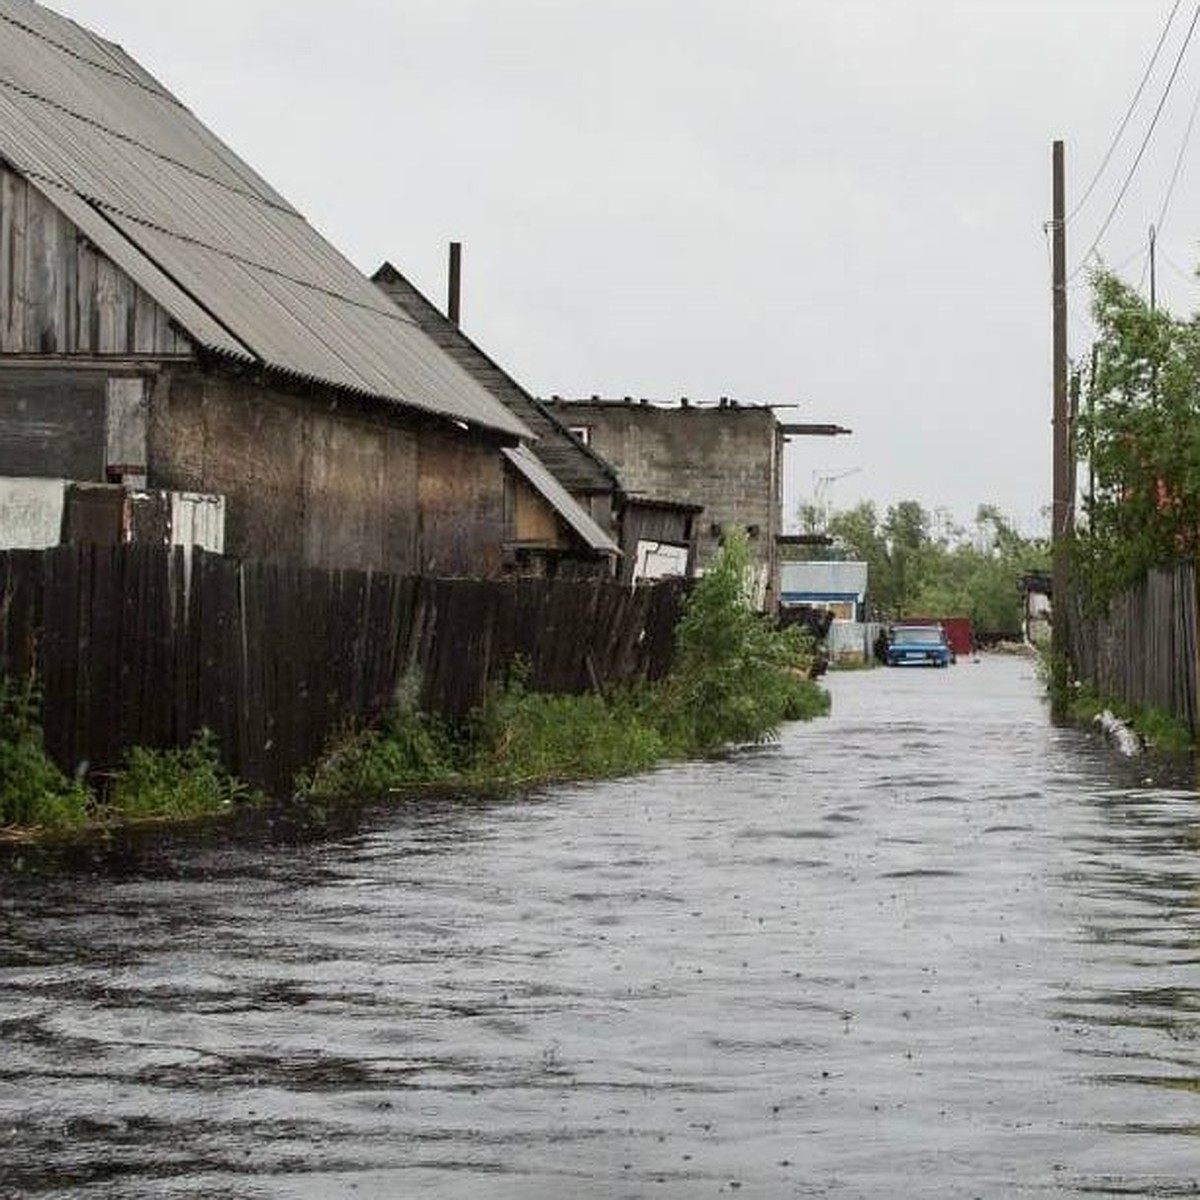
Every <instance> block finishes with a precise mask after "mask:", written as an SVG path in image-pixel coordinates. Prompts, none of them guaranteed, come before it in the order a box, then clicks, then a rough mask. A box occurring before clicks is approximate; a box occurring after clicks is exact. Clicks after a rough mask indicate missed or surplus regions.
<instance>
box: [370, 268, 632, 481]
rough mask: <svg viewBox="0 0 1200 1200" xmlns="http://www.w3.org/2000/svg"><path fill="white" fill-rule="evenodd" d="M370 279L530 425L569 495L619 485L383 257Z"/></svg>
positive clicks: (602, 462) (544, 457)
mask: <svg viewBox="0 0 1200 1200" xmlns="http://www.w3.org/2000/svg"><path fill="white" fill-rule="evenodd" d="M371 279H372V281H373V282H374V283H375V284H376V285H377V286H378V287H380V288H382V289H383V291H384V292H386V293H387V295H388V296H390V297H391V299H392V300H394V301H395V302H396V303H397V304H398V305H399V306H400V307H401V308H402V309H403V310H404V311H405V312H406V313H408V315H409V316H410V317H412V319H413V320H414V321H416V323H417V324H418V325H419V326H420V327H421V328H422V329H423V330H424V331H425V332H426V333H427V334H428V335H429V336H430V337H431V338H433V340H434V341H435V342H437V344H438V345H439V346H441V348H442V349H443V350H445V351H446V353H447V354H449V355H450V356H451V357H452V358H453V359H455V360H456V361H457V362H458V363H459V364H460V365H461V366H463V367H465V368H466V370H468V371H470V373H471V374H472V375H473V376H474V377H475V378H476V379H477V380H478V381H479V382H480V383H481V384H483V386H484V387H485V388H487V390H488V391H489V392H491V394H492V395H493V396H495V397H496V399H497V400H499V401H501V402H502V403H503V404H504V405H505V406H506V407H507V408H508V409H509V410H510V411H512V412H513V413H515V414H516V416H518V417H519V418H520V419H521V420H522V421H524V422H525V424H526V425H528V426H529V428H530V429H532V430H533V432H534V433H535V434H536V435H537V437H538V439H539V440H538V445H537V456H538V458H540V459H541V460H542V462H543V463H545V465H546V466H547V467H549V468H550V470H551V471H552V472H553V473H554V476H555V478H557V479H558V480H559V481H560V482H561V483H562V484H563V485H564V486H565V487H566V488H567V490H568V491H570V492H572V493H574V494H575V495H584V494H587V495H597V494H605V493H608V494H615V493H617V492H619V491H620V482H619V480H618V479H617V473H616V471H614V470H613V468H612V467H611V466H610V465H609V464H608V463H607V462H605V460H604V459H603V458H601V457H600V455H598V454H597V453H596V452H595V451H594V450H592V449H591V448H589V447H588V446H585V445H583V444H582V443H581V442H580V441H579V440H578V439H577V438H576V437H575V436H574V435H573V434H571V433H570V431H569V430H568V429H567V426H566V425H565V424H564V423H563V422H561V421H560V420H559V419H558V418H557V417H556V416H555V415H554V414H553V413H551V412H550V411H549V410H548V409H547V408H546V407H545V405H543V404H542V403H541V401H539V400H538V399H537V398H536V397H534V396H532V395H530V394H529V392H527V391H526V390H525V389H524V388H523V387H521V385H520V384H519V383H517V381H516V380H515V379H513V377H512V376H511V375H509V374H508V372H507V371H505V370H504V369H503V368H502V367H500V366H499V365H498V364H497V363H496V362H495V361H494V360H493V359H492V358H490V357H489V356H488V355H487V354H486V353H484V351H483V350H481V349H480V348H479V347H478V346H477V345H476V344H475V343H474V342H473V341H472V340H471V339H470V338H469V337H467V335H466V334H465V333H463V331H462V329H461V328H459V326H457V325H455V324H454V322H453V321H451V320H450V319H449V318H448V317H446V316H445V315H443V314H442V313H441V312H440V311H439V310H438V308H437V306H436V305H434V304H433V303H432V302H431V301H430V300H429V298H428V297H427V296H425V295H424V293H422V292H421V291H420V290H419V289H418V288H417V287H416V286H415V285H414V284H413V283H412V282H411V281H410V280H408V279H407V278H405V276H404V275H403V274H402V273H401V272H400V271H398V270H397V269H396V268H395V267H393V266H392V264H391V263H387V262H385V263H384V264H383V265H382V266H381V267H380V268H379V270H378V271H376V272H375V274H374V275H372V276H371Z"/></svg>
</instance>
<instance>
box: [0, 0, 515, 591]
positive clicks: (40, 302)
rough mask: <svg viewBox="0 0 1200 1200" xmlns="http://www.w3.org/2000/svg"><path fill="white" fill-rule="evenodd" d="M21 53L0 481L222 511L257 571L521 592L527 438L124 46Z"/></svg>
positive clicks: (2, 220) (2, 125)
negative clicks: (65, 485)
mask: <svg viewBox="0 0 1200 1200" xmlns="http://www.w3.org/2000/svg"><path fill="white" fill-rule="evenodd" d="M0 30H2V36H0V476H19V477H24V478H28V477H47V478H62V479H68V480H75V481H83V482H108V483H118V484H128V485H129V486H136V487H143V486H145V487H149V488H151V489H165V490H170V491H185V492H191V493H201V494H206V495H216V496H221V497H224V499H225V503H226V529H225V548H226V550H227V551H228V552H231V553H234V554H237V555H241V556H247V557H258V558H264V559H286V560H289V561H299V562H303V563H308V564H312V565H321V566H332V567H343V566H348V567H371V568H382V569H388V570H393V571H399V572H421V573H437V574H446V575H449V574H469V575H485V576H486V575H492V574H496V573H498V572H500V571H501V570H503V568H504V555H505V550H504V547H505V544H506V542H507V541H508V540H509V537H510V533H511V529H510V520H511V514H510V511H509V507H510V506H509V501H508V495H507V489H508V487H509V484H508V483H507V473H508V471H509V460H508V459H507V458H506V457H505V455H504V453H503V452H504V451H505V450H506V449H509V450H511V449H514V448H516V447H518V446H519V445H520V444H521V442H522V441H523V440H526V441H527V440H531V439H532V438H533V437H534V435H533V433H532V431H531V430H530V429H529V428H528V426H527V425H526V424H525V423H524V422H523V421H522V420H521V419H520V418H519V417H518V416H516V415H515V414H514V413H513V412H512V411H510V409H508V408H507V407H505V405H504V404H502V403H500V402H499V401H498V400H497V399H496V398H495V397H494V396H493V395H492V394H491V393H490V392H489V391H488V390H487V389H486V388H485V387H483V386H482V385H481V384H480V383H479V382H478V381H477V380H476V379H475V378H474V377H473V376H472V375H471V374H470V373H469V372H468V371H466V370H464V369H463V367H462V366H461V365H460V364H459V363H458V362H456V361H455V360H454V358H453V357H452V356H450V355H448V354H447V353H446V352H445V351H444V350H443V349H441V348H440V347H439V346H438V345H437V344H436V343H435V342H434V341H433V340H432V339H431V338H430V337H429V336H428V334H426V333H425V332H424V331H423V330H422V329H421V328H420V327H419V326H418V325H417V323H416V322H414V321H413V320H412V319H411V318H410V317H409V316H407V315H406V314H405V313H403V312H402V311H401V310H399V309H398V308H397V307H396V305H395V304H393V303H392V302H391V301H390V300H389V299H388V298H387V297H386V296H384V295H383V294H381V292H380V291H379V289H377V288H376V287H375V286H374V285H373V284H372V283H371V281H370V280H368V279H367V278H366V277H365V276H363V275H362V274H361V273H360V272H359V271H358V270H356V269H355V268H354V267H353V266H352V265H351V264H350V263H349V262H348V261H347V260H346V259H345V258H344V257H343V256H342V255H341V254H340V253H339V252H338V251H337V250H336V249H334V247H333V246H331V245H330V244H329V243H328V242H326V241H325V240H324V239H322V238H321V237H320V236H319V235H318V234H317V233H316V232H315V231H314V230H313V229H312V228H311V227H310V226H309V225H308V224H307V222H305V220H304V219H303V217H301V215H300V214H299V213H298V212H297V211H296V210H295V209H294V208H293V207H292V206H291V205H290V204H288V202H287V201H286V200H285V199H284V198H283V197H282V196H280V195H279V194H278V193H277V192H276V191H275V190H274V189H273V188H271V187H270V185H269V184H268V183H266V182H265V181H264V180H263V179H262V178H261V177H260V176H258V175H257V174H256V172H255V171H254V170H253V169H252V168H251V167H250V166H248V165H247V164H246V163H244V162H242V161H241V160H240V159H239V158H238V157H237V156H236V155H235V154H234V153H233V152H232V151H231V150H230V149H229V148H228V147H227V146H225V145H223V144H222V143H221V142H220V141H219V140H218V139H217V138H216V137H215V136H214V135H213V134H212V133H211V132H210V131H209V130H208V129H206V128H205V127H204V126H203V125H202V124H201V123H200V122H199V121H198V120H197V119H196V118H195V117H194V116H193V115H192V114H191V113H190V112H189V111H188V110H187V109H186V108H185V107H184V106H183V105H182V104H181V103H180V102H179V101H178V100H177V99H176V98H175V97H174V96H172V95H171V94H170V93H169V92H168V91H167V90H166V89H165V88H163V87H162V85H160V84H159V83H158V82H157V81H156V80H154V79H153V78H152V77H151V76H150V75H149V74H148V73H147V72H146V71H145V70H144V69H143V68H142V67H141V66H139V65H138V64H137V63H136V62H134V61H133V60H132V59H131V58H130V57H129V56H128V55H126V54H125V53H124V51H122V50H121V49H120V47H118V46H116V45H114V44H112V43H110V42H107V41H105V40H104V39H103V38H101V37H99V36H98V35H96V34H94V33H91V32H90V31H88V30H86V29H84V28H82V27H80V26H79V25H77V24H75V23H74V22H72V21H69V20H66V19H65V18H63V17H60V16H58V15H57V14H55V13H53V12H51V11H50V10H48V9H46V8H43V7H42V6H40V5H38V4H34V3H32V2H31V0H0Z"/></svg>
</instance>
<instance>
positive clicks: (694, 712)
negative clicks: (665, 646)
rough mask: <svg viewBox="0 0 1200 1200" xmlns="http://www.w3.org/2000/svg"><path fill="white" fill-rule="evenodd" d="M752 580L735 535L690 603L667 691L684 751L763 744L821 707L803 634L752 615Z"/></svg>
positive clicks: (823, 699)
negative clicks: (785, 725)
mask: <svg viewBox="0 0 1200 1200" xmlns="http://www.w3.org/2000/svg"><path fill="white" fill-rule="evenodd" d="M750 578H751V559H750V549H749V545H748V543H747V541H746V538H745V535H743V534H741V533H739V532H736V531H735V532H734V533H733V534H731V535H730V536H729V537H727V538H726V541H725V545H724V546H723V548H722V550H721V553H720V554H719V555H718V556H717V559H716V560H715V562H714V563H713V564H712V566H711V567H710V568H709V570H708V572H707V573H706V574H705V575H704V576H703V577H702V578H701V579H700V580H699V581H698V582H697V583H696V586H695V588H694V589H693V590H692V593H691V595H690V596H689V597H688V601H687V605H686V607H685V609H684V614H683V617H682V619H681V620H680V622H679V625H678V627H677V629H676V634H675V638H676V640H675V664H674V668H673V672H672V676H671V679H670V681H669V684H668V694H669V696H670V698H671V700H672V702H673V703H672V705H671V708H670V712H671V715H672V718H673V721H674V723H675V731H674V732H675V739H674V740H676V741H678V742H679V743H680V745H679V749H681V750H683V751H684V752H700V753H704V752H706V751H711V750H714V749H717V748H718V747H720V746H722V745H726V744H729V743H739V742H741V743H745V742H761V741H765V740H768V739H770V738H772V737H774V736H775V735H776V734H777V733H778V731H779V726H780V725H781V724H782V723H783V722H784V721H786V720H789V719H795V718H799V717H803V716H814V715H816V714H817V713H819V712H822V711H824V710H825V708H826V707H827V704H828V698H827V696H826V695H825V693H824V692H823V691H822V690H821V689H820V688H818V687H817V686H816V685H815V684H814V683H812V682H811V681H810V680H809V679H808V678H807V668H808V665H809V662H810V661H811V644H810V642H809V641H808V635H807V634H806V633H805V632H804V631H803V630H802V629H800V628H799V627H798V626H792V627H790V628H788V629H783V630H781V629H779V628H777V627H776V625H775V623H774V622H773V621H772V620H771V619H770V618H769V617H767V616H765V615H764V614H762V613H759V612H756V611H755V610H754V607H753V605H752V604H751V603H750V598H749V595H748V586H749V580H750Z"/></svg>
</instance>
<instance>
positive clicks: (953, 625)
mask: <svg viewBox="0 0 1200 1200" xmlns="http://www.w3.org/2000/svg"><path fill="white" fill-rule="evenodd" d="M896 624H897V625H940V626H941V627H942V628H943V629H944V630H945V631H946V640H947V641H948V642H949V643H950V649H951V650H953V651H954V653H955V655H956V656H959V657H961V656H963V655H969V654H970V653H971V651H972V650H973V649H974V648H975V635H974V633H972V631H971V618H970V617H905V618H904V619H903V620H902V621H897V622H896Z"/></svg>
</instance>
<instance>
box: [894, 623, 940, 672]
mask: <svg viewBox="0 0 1200 1200" xmlns="http://www.w3.org/2000/svg"><path fill="white" fill-rule="evenodd" d="M951 658H952V654H951V650H950V643H949V642H948V641H947V640H946V631H945V630H944V629H943V628H942V627H941V626H940V625H893V626H892V628H891V631H890V633H889V635H888V644H887V650H886V652H885V659H884V661H885V662H886V663H887V665H888V666H889V667H948V666H949V665H950V662H951Z"/></svg>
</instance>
